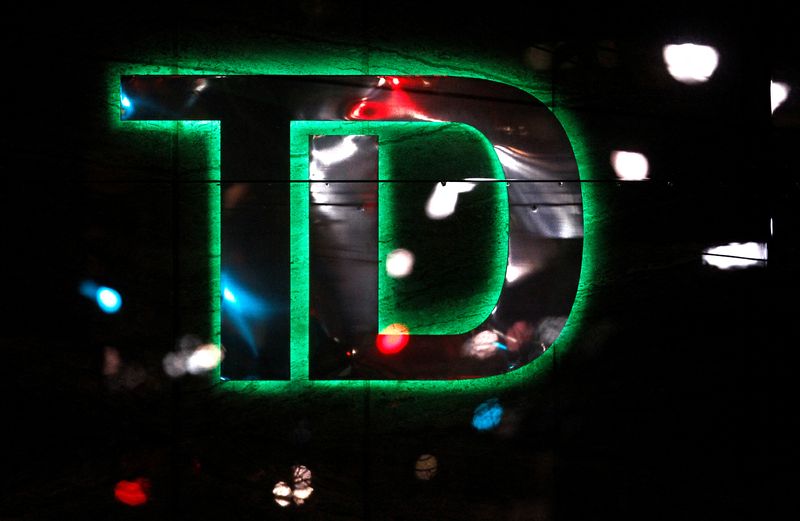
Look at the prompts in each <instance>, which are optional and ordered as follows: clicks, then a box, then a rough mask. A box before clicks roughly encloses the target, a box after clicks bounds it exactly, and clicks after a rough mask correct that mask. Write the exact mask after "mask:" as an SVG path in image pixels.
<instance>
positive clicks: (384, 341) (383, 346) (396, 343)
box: [375, 324, 409, 355]
mask: <svg viewBox="0 0 800 521" xmlns="http://www.w3.org/2000/svg"><path fill="white" fill-rule="evenodd" d="M408 341H409V335H408V328H407V327H406V326H405V325H403V324H392V325H390V326H387V327H386V328H384V330H383V331H381V332H380V334H378V337H377V339H376V341H375V345H376V346H377V347H378V351H380V352H381V353H383V354H385V355H393V354H396V353H399V352H400V351H402V350H403V349H404V348H405V347H406V345H408Z"/></svg>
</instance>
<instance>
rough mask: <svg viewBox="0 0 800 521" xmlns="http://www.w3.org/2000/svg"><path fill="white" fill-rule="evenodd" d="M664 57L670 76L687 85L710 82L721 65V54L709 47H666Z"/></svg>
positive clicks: (680, 45) (691, 44) (683, 45)
mask: <svg viewBox="0 0 800 521" xmlns="http://www.w3.org/2000/svg"><path fill="white" fill-rule="evenodd" d="M663 56H664V62H665V63H666V64H667V70H668V71H669V73H670V75H671V76H672V77H673V78H675V79H676V80H678V81H679V82H681V83H686V84H687V85H693V84H696V83H704V82H706V81H708V80H709V79H710V78H711V76H712V75H713V74H714V71H715V70H716V69H717V65H718V64H719V53H717V50H716V49H714V48H713V47H711V46H708V45H697V44H694V43H683V44H674V45H666V46H664V50H663Z"/></svg>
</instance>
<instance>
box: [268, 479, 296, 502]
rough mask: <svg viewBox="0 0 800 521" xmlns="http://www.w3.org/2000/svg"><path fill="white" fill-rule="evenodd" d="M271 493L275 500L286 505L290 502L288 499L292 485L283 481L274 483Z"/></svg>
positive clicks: (290, 495)
mask: <svg viewBox="0 0 800 521" xmlns="http://www.w3.org/2000/svg"><path fill="white" fill-rule="evenodd" d="M272 495H273V496H275V502H276V503H277V504H279V505H280V506H282V507H288V506H289V505H290V504H291V503H292V502H291V500H290V499H289V498H291V497H292V487H290V486H289V485H287V484H286V483H285V482H283V481H278V482H277V483H275V486H274V487H273V489H272Z"/></svg>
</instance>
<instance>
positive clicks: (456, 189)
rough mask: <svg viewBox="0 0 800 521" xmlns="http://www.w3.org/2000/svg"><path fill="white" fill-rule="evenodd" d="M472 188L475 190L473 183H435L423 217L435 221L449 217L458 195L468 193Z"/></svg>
mask: <svg viewBox="0 0 800 521" xmlns="http://www.w3.org/2000/svg"><path fill="white" fill-rule="evenodd" d="M473 188H475V183H468V182H465V181H456V182H448V183H436V187H435V188H434V189H433V193H431V196H430V197H429V198H428V202H427V204H426V205H425V215H427V216H428V218H430V219H436V220H438V219H444V218H445V217H449V216H450V215H452V214H453V212H455V211H456V203H458V194H463V193H465V192H470V191H472V189H473Z"/></svg>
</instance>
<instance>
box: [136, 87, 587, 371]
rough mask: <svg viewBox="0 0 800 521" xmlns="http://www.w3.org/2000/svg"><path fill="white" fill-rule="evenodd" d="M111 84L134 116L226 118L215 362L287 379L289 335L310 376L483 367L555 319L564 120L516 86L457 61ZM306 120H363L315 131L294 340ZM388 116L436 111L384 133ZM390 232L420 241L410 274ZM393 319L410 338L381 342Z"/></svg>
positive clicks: (566, 264)
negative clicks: (453, 68) (453, 67)
mask: <svg viewBox="0 0 800 521" xmlns="http://www.w3.org/2000/svg"><path fill="white" fill-rule="evenodd" d="M122 99H123V105H122V117H123V119H127V120H158V119H161V120H221V121H222V124H221V129H222V130H221V132H222V151H221V157H222V180H221V181H222V183H223V185H222V186H223V194H222V256H223V257H222V270H221V271H222V273H221V277H222V288H223V295H222V297H223V307H222V309H223V316H222V321H223V339H222V341H223V345H224V346H225V348H226V351H227V353H228V354H227V357H226V359H225V362H224V364H223V371H222V372H223V376H225V377H227V378H231V379H283V378H288V377H289V374H290V370H289V365H290V362H289V344H290V342H296V341H299V342H301V343H302V342H305V343H306V344H307V345H308V348H309V352H310V354H309V356H310V363H309V370H310V376H311V378H333V379H338V378H366V379H431V378H433V379H438V378H446V379H452V378H465V377H476V376H485V375H489V374H497V373H500V372H504V371H507V370H510V369H513V368H514V367H518V366H519V365H521V364H524V363H526V362H528V361H530V360H532V359H533V358H535V357H536V356H538V355H539V354H541V353H542V352H543V350H545V349H546V348H547V347H549V346H550V345H551V344H552V342H553V341H554V340H555V338H556V337H557V336H558V333H559V332H560V331H561V328H562V327H563V324H564V321H565V320H566V317H567V315H568V314H569V311H570V308H571V306H572V303H573V301H574V297H575V291H576V288H577V282H578V277H579V274H580V263H581V250H582V237H583V218H582V205H581V193H580V184H579V183H578V181H579V177H578V172H577V166H576V162H575V158H574V154H573V152H572V149H571V146H570V143H569V141H568V140H567V137H566V135H565V133H564V131H563V129H562V128H561V126H560V125H559V123H558V121H557V120H556V119H555V117H554V116H553V115H552V114H551V113H550V111H549V110H548V109H547V108H546V107H545V106H544V105H542V104H541V103H539V102H538V101H537V100H535V99H534V98H533V97H531V96H530V95H528V94H527V93H524V92H522V91H519V90H517V89H514V88H512V87H509V86H506V85H502V84H499V83H494V82H489V81H485V80H477V79H467V78H443V77H373V76H358V77H346V76H342V77H337V76H316V77H315V76H222V77H219V76H204V77H200V76H128V77H123V79H122ZM126 100H127V101H126ZM304 121H307V122H315V121H325V122H334V121H343V122H363V125H362V126H361V127H359V130H358V131H348V130H343V131H340V132H338V134H342V135H339V136H322V135H313V136H309V149H308V157H307V163H308V175H307V176H306V177H305V178H304V179H305V181H303V180H300V182H305V183H306V184H307V185H308V188H309V191H308V196H309V210H308V215H307V217H305V216H303V219H307V221H308V229H307V235H308V243H309V257H310V263H309V272H310V273H309V277H310V284H309V289H308V290H307V291H309V293H310V304H311V305H310V308H311V309H310V313H311V315H312V316H311V322H310V325H309V332H308V337H307V338H305V339H298V338H293V337H292V335H291V334H290V322H291V321H292V320H295V319H296V317H293V316H291V313H290V304H291V294H292V290H293V289H298V288H299V287H300V286H299V285H298V282H299V281H298V280H292V275H291V272H290V266H289V265H290V262H289V258H290V254H291V253H290V251H289V236H290V227H291V224H290V223H291V222H292V219H291V215H292V214H293V212H297V211H300V209H298V208H292V207H290V205H289V200H290V188H289V185H290V182H289V181H290V179H291V178H290V153H289V150H290V146H289V145H290V135H291V131H290V127H291V122H304ZM385 122H416V123H417V124H422V123H427V124H429V125H432V126H430V127H426V128H428V129H429V131H430V135H426V136H424V137H425V139H420V137H419V135H418V134H417V135H415V134H414V132H413V128H411V129H410V130H409V133H408V134H407V135H406V137H405V138H402V139H396V140H393V138H392V137H391V135H389V134H391V133H389V134H387V132H388V131H387V130H386V123H385ZM449 122H453V123H457V124H463V126H464V128H466V129H469V128H472V129H475V130H477V131H478V132H477V133H474V134H475V135H476V136H481V135H482V136H483V138H485V140H488V144H489V145H488V146H486V147H485V148H484V149H481V141H480V139H478V138H474V136H473V137H471V138H470V137H463V136H465V135H467V134H469V132H466V133H465V132H461V133H460V134H459V133H458V132H455V133H451V134H447V132H451V131H453V130H454V129H453V128H451V127H449V126H448V123H449ZM436 125H439V127H437V126H436ZM419 128H422V127H419ZM455 130H458V129H455ZM462 130H463V129H462ZM349 132H352V133H349ZM436 134H440V136H439V140H438V141H437V139H436ZM442 135H446V138H445V139H441V136H442ZM353 136H355V137H353ZM375 136H378V137H377V139H376V137H375ZM414 136H416V137H414ZM459 136H462V137H459ZM428 138H430V139H428ZM462 138H463V140H464V141H463V142H461V143H459V140H460V139H462ZM408 139H410V141H408ZM415 139H416V141H414V140H415ZM294 182H298V180H297V179H295V180H294ZM506 233H507V237H508V241H507V242H506V241H505V240H504V239H505V236H506V235H505V234H506ZM401 239H402V240H401ZM399 242H403V244H398V243H399ZM409 242H413V243H414V244H415V246H413V247H409V245H408V243H409ZM389 246H392V248H390V249H387V248H389ZM399 249H404V250H408V251H410V252H411V253H412V254H413V255H414V258H415V261H414V268H413V269H414V271H413V272H412V274H411V275H410V276H408V277H405V278H403V277H399V278H398V277H392V276H387V274H386V269H385V264H386V259H387V257H388V255H387V254H388V253H391V252H393V251H395V250H399ZM506 263H507V265H505V266H503V265H504V264H506ZM498 274H499V275H498ZM503 278H504V279H505V282H502V279H503ZM404 307H405V309H404ZM395 314H397V315H399V316H401V317H406V318H408V317H411V318H412V319H413V320H414V321H416V322H414V323H408V322H409V321H408V320H403V321H402V322H400V321H394V320H392V316H394V315H395ZM426 316H427V317H432V320H430V321H427V323H426V320H425V319H424V317H426ZM414 317H416V318H414ZM395 323H401V324H403V326H404V327H406V328H407V331H408V332H409V333H410V335H409V338H407V339H402V340H403V341H404V342H405V341H406V340H408V345H404V346H403V347H402V348H401V349H400V350H398V352H392V353H389V354H387V352H386V350H385V349H379V347H380V346H381V337H380V336H379V337H378V338H377V339H376V335H377V334H378V333H380V332H381V331H384V330H385V328H386V327H387V325H391V324H395ZM392 332H395V333H396V330H392ZM420 333H422V334H420ZM393 336H396V335H389V337H390V340H391V337H393ZM389 351H391V349H390V350H389Z"/></svg>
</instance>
